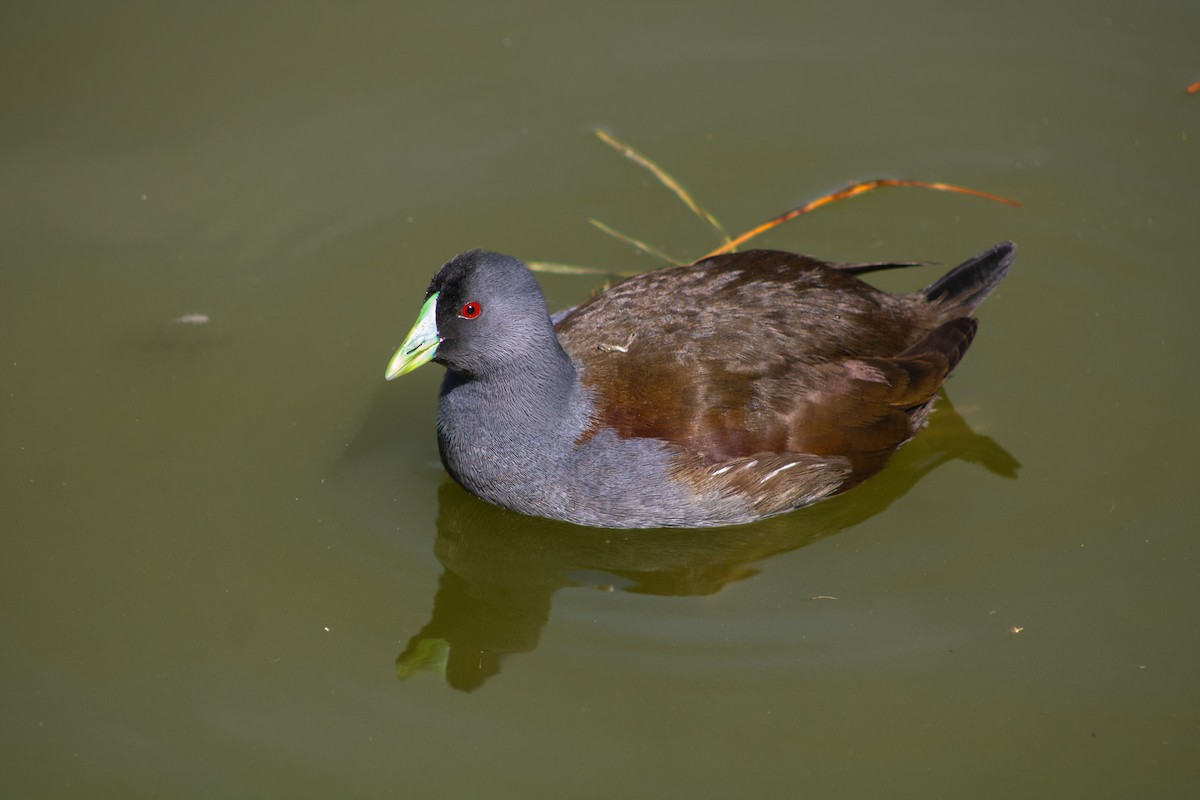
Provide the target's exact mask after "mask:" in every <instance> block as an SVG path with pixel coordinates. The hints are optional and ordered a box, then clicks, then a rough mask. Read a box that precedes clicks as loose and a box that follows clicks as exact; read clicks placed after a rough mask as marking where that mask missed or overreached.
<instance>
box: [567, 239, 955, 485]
mask: <svg viewBox="0 0 1200 800" xmlns="http://www.w3.org/2000/svg"><path fill="white" fill-rule="evenodd" d="M934 317H935V312H934V311H933V310H932V309H931V308H930V306H929V305H928V304H927V303H925V302H924V301H923V299H921V298H920V296H919V295H899V296H896V295H889V294H887V293H884V292H880V291H878V290H876V289H874V288H873V287H871V286H869V285H867V284H865V283H863V282H862V281H860V280H858V279H857V278H855V277H853V275H851V274H849V271H848V270H845V269H841V270H840V271H839V269H838V268H833V267H831V265H828V264H825V263H824V262H821V261H818V260H816V259H812V258H808V257H805V256H798V255H793V254H790V253H780V252H773V251H747V252H745V253H737V254H730V255H724V256H718V257H715V258H712V259H707V260H705V261H702V262H700V263H699V264H696V265H692V266H684V267H673V268H668V269H663V270H657V271H655V272H651V273H646V274H644V275H639V276H635V277H634V278H631V279H629V280H627V281H624V282H622V283H619V284H617V285H615V286H613V287H612V288H611V289H609V290H608V291H606V292H605V293H604V294H602V295H600V296H598V297H596V298H594V299H593V300H591V301H590V302H588V303H586V304H584V305H581V306H580V307H579V308H577V309H576V310H575V311H574V312H573V313H571V314H569V315H568V316H567V317H566V318H564V319H563V320H562V321H560V323H559V325H558V334H559V339H560V340H561V341H562V343H563V346H564V348H565V349H566V350H567V352H568V353H570V354H571V356H572V357H573V358H574V359H575V360H576V363H577V364H579V366H580V368H581V380H582V382H583V383H584V385H585V386H587V387H588V388H589V389H590V390H591V391H592V392H593V393H594V395H595V397H596V406H597V424H598V425H601V426H605V427H611V428H613V429H614V430H616V431H617V432H618V434H620V435H622V436H627V437H653V438H659V439H663V440H666V441H670V442H673V443H676V444H678V445H680V446H681V447H683V448H685V449H687V450H690V451H694V452H701V453H704V454H706V455H707V456H708V457H709V458H710V459H711V460H713V461H719V460H722V459H726V458H736V457H739V456H747V455H751V454H754V453H758V452H784V451H787V450H789V449H792V448H791V447H790V445H791V444H794V443H795V442H794V440H795V436H796V434H795V427H796V422H797V420H798V418H799V417H801V416H804V413H802V412H805V411H806V409H808V408H811V407H812V406H814V405H819V402H816V403H814V402H812V400H813V399H815V398H818V397H819V395H820V393H821V392H823V391H826V390H828V389H829V388H830V383H831V381H832V382H833V383H834V384H836V383H837V382H838V381H839V380H840V377H839V375H838V372H837V369H836V365H837V364H838V363H840V362H842V361H844V360H846V359H856V358H891V357H893V356H895V355H896V354H898V353H901V352H903V351H904V350H906V349H907V348H908V347H910V346H911V345H913V344H914V343H915V342H916V341H917V340H919V339H920V338H921V337H922V336H923V335H925V334H926V333H928V332H929V331H930V330H932V329H933V328H934V327H935V326H936V324H937V322H938V320H936V319H935V318H934ZM833 388H836V386H834V387H833ZM809 413H811V412H809Z"/></svg>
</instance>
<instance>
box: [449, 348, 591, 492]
mask: <svg viewBox="0 0 1200 800" xmlns="http://www.w3.org/2000/svg"><path fill="white" fill-rule="evenodd" d="M587 424H588V412H587V400H586V398H585V396H584V392H583V389H582V388H581V387H580V386H579V381H578V380H577V376H576V372H575V366H574V365H573V364H572V363H571V360H570V358H569V357H568V356H567V354H566V353H565V352H563V350H562V347H561V346H560V345H559V344H558V341H557V339H555V341H554V346H553V347H552V348H544V347H543V348H540V349H539V350H538V356H537V357H536V358H528V359H524V360H522V361H521V362H520V364H519V366H517V365H513V366H512V367H511V368H510V369H507V370H495V371H491V372H489V373H486V374H482V375H469V374H464V373H461V372H447V373H446V378H445V380H444V381H443V383H442V391H441V399H440V402H439V407H438V446H439V448H440V450H441V455H442V462H443V463H444V464H445V466H446V469H447V470H448V471H449V472H450V474H451V475H452V476H454V479H455V480H457V481H458V482H459V483H460V484H462V485H463V486H464V487H465V488H466V489H467V490H468V491H471V492H473V493H475V494H477V495H479V496H481V497H483V498H484V499H486V500H490V501H491V502H493V503H497V504H499V505H502V506H506V507H508V508H513V507H520V505H521V504H523V503H528V502H529V500H530V498H539V500H538V501H537V502H538V503H539V505H540V504H545V506H546V508H547V509H549V508H550V507H551V506H556V505H558V504H560V503H562V502H564V497H563V488H564V487H563V485H562V484H563V480H562V478H563V476H564V474H565V473H568V472H570V467H569V465H568V464H567V463H566V461H567V459H569V458H570V455H571V453H572V451H573V449H574V445H575V442H576V441H577V440H578V439H579V437H580V435H581V434H582V433H583V431H584V429H585V428H586V426H587ZM560 462H561V463H560ZM533 513H536V511H534V512H533Z"/></svg>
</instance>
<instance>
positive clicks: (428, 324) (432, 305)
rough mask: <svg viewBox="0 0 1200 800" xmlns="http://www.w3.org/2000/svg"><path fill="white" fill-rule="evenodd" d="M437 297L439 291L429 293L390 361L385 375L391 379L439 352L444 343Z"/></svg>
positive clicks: (411, 369)
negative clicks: (439, 329)
mask: <svg viewBox="0 0 1200 800" xmlns="http://www.w3.org/2000/svg"><path fill="white" fill-rule="evenodd" d="M437 298H438V292H434V293H433V294H431V295H429V299H428V300H426V301H425V305H423V306H421V313H420V314H418V315H417V323H416V324H415V325H413V327H412V330H411V331H409V332H408V337H407V338H406V339H405V340H404V344H402V345H400V347H399V349H397V350H396V354H395V355H394V356H392V360H391V361H389V362H388V366H387V373H386V375H385V377H386V378H387V379H388V380H389V381H390V380H392V379H393V378H399V377H400V376H401V375H403V374H404V373H406V372H412V371H413V370H414V369H416V368H417V367H419V366H421V365H422V364H424V363H425V362H426V361H429V360H430V359H432V358H433V357H434V356H435V355H436V354H437V349H438V345H439V344H441V343H442V339H441V337H440V336H438V329H437Z"/></svg>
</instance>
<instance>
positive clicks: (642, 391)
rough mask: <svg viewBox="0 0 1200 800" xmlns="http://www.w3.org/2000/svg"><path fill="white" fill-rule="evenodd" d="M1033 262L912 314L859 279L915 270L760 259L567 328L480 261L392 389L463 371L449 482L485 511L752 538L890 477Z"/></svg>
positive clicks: (963, 285) (416, 331)
mask: <svg viewBox="0 0 1200 800" xmlns="http://www.w3.org/2000/svg"><path fill="white" fill-rule="evenodd" d="M1014 252H1015V247H1014V245H1013V244H1012V243H1010V242H1005V243H1002V244H999V245H997V246H995V247H993V248H992V249H990V250H988V251H986V252H984V253H982V254H980V255H978V256H976V257H974V258H972V259H970V260H968V261H966V262H964V263H963V264H961V265H960V266H958V267H956V268H954V269H953V270H951V271H950V272H948V273H947V274H945V275H943V276H942V277H941V278H939V279H938V280H936V281H934V282H933V283H932V284H931V285H929V286H928V287H927V288H925V289H924V290H922V291H919V292H914V293H911V294H898V295H894V294H889V293H887V292H883V291H880V290H878V289H875V288H873V287H871V286H870V285H868V284H866V283H864V282H863V281H861V280H859V279H858V277H856V276H858V275H861V274H863V273H867V272H872V271H876V270H882V269H888V268H892V267H899V266H912V265H911V264H831V263H827V262H823V261H820V260H818V259H815V258H810V257H808V256H802V255H795V254H792V253H784V252H777V251H770V250H749V251H746V252H742V253H733V254H727V255H718V256H713V257H711V258H706V259H704V260H702V261H699V262H697V263H695V264H692V265H689V266H678V267H667V268H665V269H659V270H655V271H653V272H648V273H644V274H642V275H637V276H635V277H632V278H629V279H627V280H625V281H622V282H621V283H618V284H616V285H614V286H612V287H611V288H610V289H608V290H607V291H605V292H603V293H602V294H599V295H598V296H596V297H593V298H592V299H591V300H589V301H587V302H585V303H583V304H581V305H579V306H576V307H575V308H573V309H570V310H568V311H566V312H562V313H560V314H557V315H555V317H554V318H553V320H552V319H551V317H550V315H549V314H548V313H547V309H546V301H545V299H544V297H543V296H542V292H541V289H540V288H539V286H538V284H537V281H536V280H535V279H534V276H533V274H532V273H531V272H530V271H529V269H528V268H527V267H526V266H525V265H524V264H522V263H521V262H520V261H518V260H517V259H515V258H512V257H510V256H504V255H500V254H498V253H492V252H488V251H485V250H472V251H470V252H467V253H463V254H461V255H458V256H455V257H454V258H452V259H450V261H448V262H446V264H445V265H444V266H443V267H442V268H441V270H440V271H439V272H438V273H437V275H436V276H435V277H434V279H433V282H432V283H431V284H430V285H429V291H428V292H427V293H426V296H425V304H424V305H423V306H422V308H421V312H420V315H419V316H418V318H417V322H416V325H414V326H413V329H412V331H411V332H410V333H409V335H408V338H407V339H405V340H404V343H403V344H402V345H401V346H400V349H399V350H397V351H396V354H395V356H393V358H392V360H391V363H390V364H388V368H387V378H388V379H389V380H391V379H392V378H395V377H397V376H399V375H403V374H404V373H406V372H408V371H410V370H413V369H416V368H417V367H419V366H420V365H421V364H424V363H425V362H427V361H430V360H433V361H437V362H439V363H441V364H443V365H444V366H445V367H446V370H447V372H446V377H445V380H444V381H443V383H442V389H441V396H440V401H439V407H438V444H439V448H440V450H441V456H442V462H443V463H444V464H445V465H446V469H447V470H448V471H449V472H450V474H451V475H452V476H453V477H454V479H455V480H456V481H458V482H459V483H460V484H462V486H463V487H464V488H465V489H466V490H467V491H469V492H471V493H472V494H475V495H477V496H478V497H481V498H483V499H484V500H488V501H490V502H492V503H495V504H497V505H500V506H504V507H506V508H509V509H512V510H514V511H519V512H522V513H525V514H532V515H535V516H541V517H549V518H551V519H558V520H565V521H569V522H573V523H577V524H581V525H592V526H599V527H611V528H646V527H667V526H687V527H698V526H709V525H730V524H737V523H744V522H751V521H753V520H757V519H761V518H763V517H769V516H772V515H775V514H780V513H783V512H785V511H790V510H792V509H795V508H800V507H801V506H806V505H809V504H811V503H815V502H817V501H818V500H821V499H822V498H825V497H829V496H830V495H833V494H837V493H839V492H843V491H845V490H847V489H849V488H851V487H852V486H854V485H856V484H858V483H861V482H862V481H863V480H865V479H867V478H868V477H870V476H871V475H874V474H875V473H876V472H878V471H879V470H880V469H882V468H883V466H884V464H885V463H886V462H887V460H888V457H889V456H890V455H891V454H892V453H893V452H894V451H895V450H896V448H898V447H899V446H900V445H902V444H903V443H904V442H906V441H907V440H908V439H910V438H912V436H913V435H914V434H915V433H916V432H917V430H918V429H919V428H920V427H921V426H922V425H923V424H924V422H925V419H926V417H927V416H928V415H929V412H930V410H931V409H932V406H933V401H934V396H935V395H936V393H937V390H938V387H940V386H941V385H942V382H943V381H944V380H945V379H946V376H947V375H948V374H949V373H950V371H951V370H952V369H954V366H955V365H956V364H957V363H958V361H959V359H961V358H962V356H963V353H965V352H966V350H967V347H968V346H969V345H970V344H971V339H972V338H973V337H974V335H975V330H976V327H977V324H978V323H977V322H976V320H975V319H974V318H972V317H971V316H970V314H971V312H972V311H973V310H974V309H975V307H976V306H977V305H979V303H980V302H982V301H983V299H984V298H985V297H987V296H988V294H989V293H990V292H991V291H992V289H994V288H995V287H996V285H997V284H999V283H1000V281H1001V280H1002V279H1003V278H1004V276H1005V275H1006V274H1007V273H1008V269H1009V266H1010V265H1011V263H1012V260H1013V255H1014Z"/></svg>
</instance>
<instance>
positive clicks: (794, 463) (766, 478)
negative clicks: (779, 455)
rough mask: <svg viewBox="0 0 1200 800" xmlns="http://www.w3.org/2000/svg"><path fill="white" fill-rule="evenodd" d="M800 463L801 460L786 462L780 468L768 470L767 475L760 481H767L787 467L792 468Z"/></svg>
mask: <svg viewBox="0 0 1200 800" xmlns="http://www.w3.org/2000/svg"><path fill="white" fill-rule="evenodd" d="M799 463H800V462H799V461H793V462H792V463H790V464H784V465H783V466H782V467H780V468H779V469H773V470H771V471H770V472H768V473H767V475H766V477H765V478H763V479H762V480H760V481H759V483H766V482H767V481H769V480H771V478H774V477H775V476H776V475H778V474H779V473H781V472H783V471H784V470H785V469H791V468H792V467H794V466H796V465H797V464H799Z"/></svg>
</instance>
